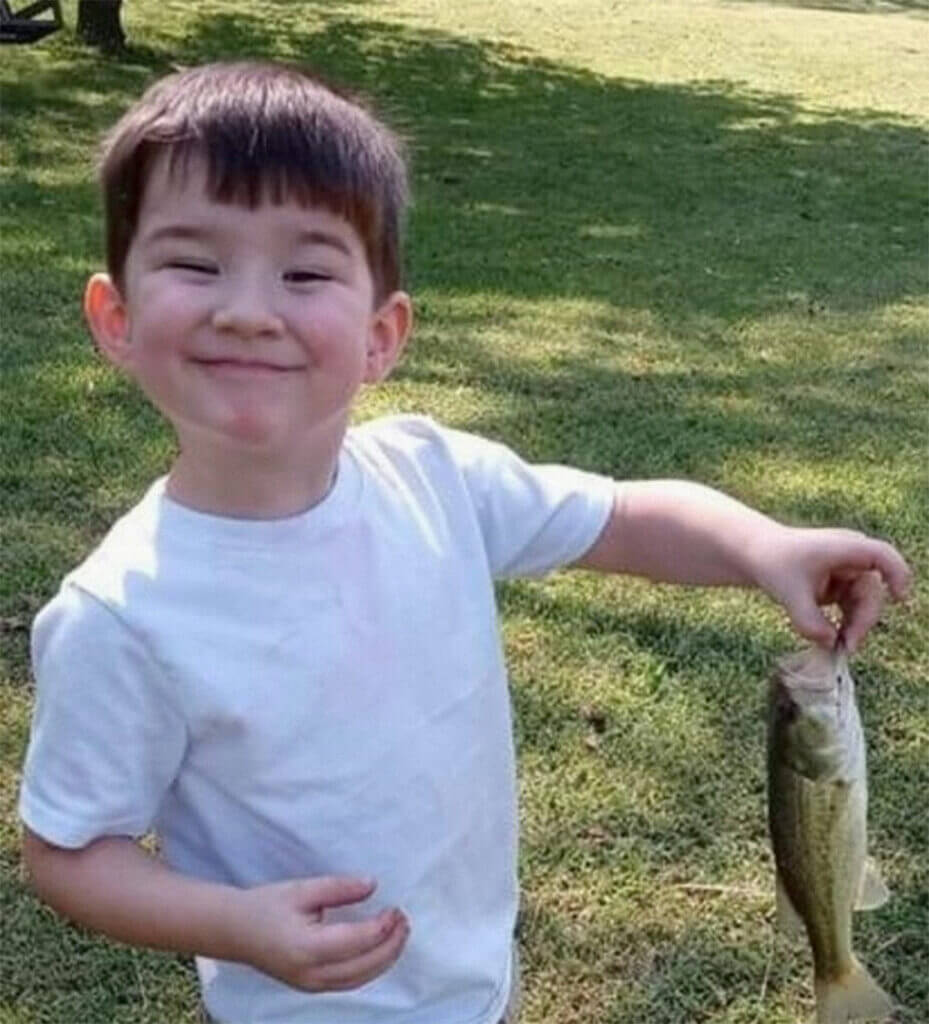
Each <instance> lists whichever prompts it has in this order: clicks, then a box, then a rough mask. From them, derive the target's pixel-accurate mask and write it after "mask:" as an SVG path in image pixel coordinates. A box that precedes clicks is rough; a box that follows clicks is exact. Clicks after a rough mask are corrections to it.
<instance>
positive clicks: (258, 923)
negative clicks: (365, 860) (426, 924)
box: [232, 877, 410, 992]
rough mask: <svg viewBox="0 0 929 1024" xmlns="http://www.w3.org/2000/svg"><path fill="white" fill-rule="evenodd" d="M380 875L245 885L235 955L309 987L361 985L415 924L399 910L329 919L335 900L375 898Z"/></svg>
mask: <svg viewBox="0 0 929 1024" xmlns="http://www.w3.org/2000/svg"><path fill="white" fill-rule="evenodd" d="M374 885H375V883H374V882H371V881H365V880H363V879H358V878H341V877H326V878H311V879H305V880H300V881H293V882H279V883H275V884H272V885H262V886H257V887H255V888H253V889H245V890H242V891H241V900H240V901H237V908H236V912H235V922H236V923H235V930H236V932H237V934H236V936H235V938H234V940H233V943H232V946H233V950H234V954H235V955H234V959H236V960H240V961H242V962H245V963H248V964H250V965H251V966H253V967H257V968H258V970H260V971H263V972H264V973H265V974H269V975H271V976H272V977H274V978H277V979H278V980H280V981H283V982H286V984H288V985H291V986H292V987H294V988H299V989H303V990H305V991H307V992H325V991H337V990H342V989H351V988H358V987H359V986H361V985H364V984H365V983H366V982H368V981H371V980H372V979H374V978H376V977H377V976H378V975H379V974H382V973H383V972H384V971H386V970H387V969H388V968H389V967H390V966H391V965H392V964H394V963H395V962H396V960H397V959H398V958H399V956H400V954H401V953H402V951H403V947H404V945H405V943H406V940H407V936H408V935H409V931H410V928H409V923H408V922H407V920H406V918H405V917H404V915H403V914H402V913H401V912H400V911H399V910H396V909H392V910H385V911H383V912H382V913H380V914H378V915H377V916H376V917H372V918H369V919H368V920H366V921H360V922H353V923H333V924H327V923H326V921H325V920H324V918H323V913H324V911H325V909H326V908H327V907H339V906H345V905H347V904H350V903H359V902H361V901H362V900H365V899H367V898H368V897H369V896H370V895H371V893H372V892H373V891H374Z"/></svg>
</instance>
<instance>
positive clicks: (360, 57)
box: [0, 0, 929, 1024]
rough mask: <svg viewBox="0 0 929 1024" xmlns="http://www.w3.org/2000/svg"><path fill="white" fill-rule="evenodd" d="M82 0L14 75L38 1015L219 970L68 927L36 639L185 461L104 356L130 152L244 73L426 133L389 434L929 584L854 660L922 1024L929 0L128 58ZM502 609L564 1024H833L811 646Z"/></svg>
mask: <svg viewBox="0 0 929 1024" xmlns="http://www.w3.org/2000/svg"><path fill="white" fill-rule="evenodd" d="M75 8H76V3H75V2H74V0H71V2H70V3H69V2H66V3H65V14H66V18H67V21H68V25H69V29H68V30H67V31H64V32H60V33H58V34H56V35H54V36H52V37H50V38H48V39H47V40H45V41H43V42H42V43H40V44H38V45H36V46H31V47H23V48H14V47H4V48H3V60H2V64H0V88H2V94H0V98H2V145H3V159H2V171H0V212H2V218H3V223H2V228H3V230H2V236H0V247H2V250H0V251H2V259H3V275H2V306H0V309H2V331H3V339H2V346H0V367H2V387H3V394H2V405H0V408H2V422H3V429H2V434H0V444H2V460H0V472H2V480H0V502H2V538H3V539H2V544H0V559H2V565H0V640H2V648H0V654H2V668H0V686H2V693H0V809H2V821H0V935H2V938H0V1024H27V1022H28V1024H38V1022H42V1024H52V1022H56V1024H116V1022H119V1024H128V1022H135V1024H174V1022H184V1021H187V1022H193V1021H195V1020H196V1019H197V1017H196V995H195V983H194V978H193V973H192V969H191V966H190V964H189V962H188V961H186V960H184V959H181V958H177V957H171V956H161V955H154V954H149V953H145V952H139V951H132V950H128V949H125V948H121V947H117V946H114V945H112V944H110V943H107V942H105V941H102V940H100V939H97V938H93V937H90V936H88V935H87V934H85V933H83V932H81V931H79V930H77V929H73V928H70V927H68V926H65V925H63V924H61V923H60V922H59V921H58V920H57V919H56V918H55V917H54V915H53V914H52V913H51V912H50V911H47V910H46V909H44V908H43V907H41V906H40V905H39V904H38V902H37V901H36V900H35V899H33V897H32V896H31V895H30V894H29V892H28V891H27V889H26V887H25V886H24V885H23V882H22V878H21V871H20V863H19V851H18V824H17V819H16V814H15V803H16V792H17V786H18V779H19V769H20V765H21V761H22V756H23V752H24V747H25V742H26V736H27V729H28V721H29V714H30V708H31V696H32V691H31V682H30V677H29V668H28V656H27V641H28V626H29V623H30V621H31V618H32V616H33V615H34V613H35V612H36V610H37V609H38V608H39V606H40V605H41V604H42V603H43V602H44V601H45V600H47V599H48V597H49V596H50V595H51V594H52V593H53V592H54V590H55V588H56V587H57V584H58V580H59V578H60V577H61V575H62V574H63V573H64V572H65V571H66V570H67V569H68V568H69V567H70V566H71V565H73V564H74V563H75V562H76V561H77V560H79V559H80V558H81V557H82V556H83V555H84V554H85V553H86V552H87V551H88V549H89V548H90V547H91V545H93V544H94V543H95V542H96V541H97V540H98V539H99V538H100V536H101V535H102V533H103V531H104V530H105V529H106V527H107V525H108V524H109V523H110V522H111V521H112V520H113V519H114V518H115V517H116V516H117V515H118V514H119V513H120V512H121V511H122V510H124V509H125V508H126V507H128V505H129V504H130V503H132V502H133V501H134V500H135V498H136V497H137V496H138V495H139V494H140V492H141V490H142V489H143V488H144V486H145V485H146V484H147V483H148V482H149V481H150V480H151V479H152V478H153V477H154V476H156V475H159V474H160V473H162V472H163V471H164V468H165V466H166V465H167V462H168V460H169V458H170V456H171V452H172V445H171V439H170V437H169V435H168V434H167V432H166V431H165V429H164V427H163V426H162V425H161V423H160V422H159V421H158V419H157V417H156V416H155V415H153V414H152V413H151V412H150V411H149V410H148V409H147V408H146V406H145V405H144V404H143V403H142V402H141V401H140V400H139V398H138V397H137V396H136V395H135V394H134V393H133V391H132V389H131V388H130V387H129V386H128V385H127V384H126V383H125V382H123V381H122V380H120V379H119V378H118V377H117V376H116V375H115V374H114V373H113V372H111V371H110V370H109V369H107V368H106V367H105V366H103V364H102V362H101V361H100V360H98V359H97V358H95V356H94V354H93V352H92V350H91V347H90V343H89V341H88V338H87V335H86V333H85V331H84V329H83V326H82V321H81V315H80V302H79V299H80V294H81V290H82V287H83V282H84V280H85V279H86V276H87V275H88V273H89V272H91V271H92V270H94V269H97V268H98V266H99V265H100V263H101V233H100V228H99V223H98V203H97V196H96V191H95V186H94V184H93V181H92V158H93V150H94V145H95V141H96V139H97V138H98V135H99V133H100V132H101V130H102V129H103V128H104V127H106V126H107V125H108V124H110V123H111V122H112V120H113V119H114V118H115V117H116V116H117V115H118V113H119V112H120V111H121V110H122V109H124V107H125V106H126V105H127V104H128V103H129V102H130V100H131V99H132V98H133V97H135V96H136V95H138V93H139V92H140V91H141V89H142V88H143V87H144V86H145V85H146V84H147V83H148V82H149V81H151V80H152V79H153V78H154V77H155V76H157V75H158V74H160V73H163V72H164V71H166V70H167V69H168V68H169V67H171V66H172V65H182V64H190V63H194V62H196V61H200V60H203V59H213V58H220V57H230V56H238V55H242V56H259V55H262V56H271V57H284V58H292V59H293V58H296V59H302V60H306V61H308V62H310V63H312V64H314V65H316V66H317V67H319V68H321V69H323V70H324V71H327V72H329V73H330V74H331V75H332V76H333V77H335V78H337V79H340V80H342V81H345V82H347V83H349V84H352V85H354V86H356V87H359V88H361V89H363V90H367V91H369V92H370V93H372V94H373V95H374V96H375V97H376V99H377V100H378V101H379V104H380V106H381V108H382V109H383V110H384V111H386V112H387V114H388V115H389V117H390V118H391V119H392V120H393V122H394V123H395V124H396V125H397V126H399V127H400V128H401V129H402V131H403V132H404V133H405V134H406V135H407V136H408V138H409V142H410V150H411V155H412V160H413V171H414V186H415V194H416V207H415V210H414V213H413V216H412V221H411V225H410V239H409V242H410V244H409V274H410V284H411V287H412V291H413V294H414V297H415V299H416V302H417V311H418V321H417V328H416V332H415V337H414V340H413V343H412V345H411V347H410V349H409V352H408V355H407V357H406V358H405V361H404V363H403V365H402V367H401V368H400V370H399V372H397V373H396V375H395V377H394V378H393V379H392V380H391V381H390V382H389V383H387V384H386V385H385V386H383V387H382V388H379V389H378V390H376V391H373V392H371V393H369V394H368V395H367V396H366V398H365V399H364V401H363V403H362V405H361V408H360V409H359V416H360V417H362V418H366V417H369V416H373V415H377V414H380V413H385V412H390V411H423V412H427V413H429V414H431V415H433V416H435V417H437V418H439V419H440V420H443V421H445V422H446V423H448V424H450V425H453V426H458V427H462V428H465V429H469V430H473V431H478V432H481V433H484V434H487V435H490V436H492V437H495V438H498V439H501V440H503V441H506V442H508V443H510V444H511V445H513V446H515V447H516V448H518V449H519V450H520V451H521V452H522V453H524V454H525V455H526V456H528V457H530V458H533V459H537V460H544V461H563V462H569V463H574V464H576V465H579V466H583V467H585V468H591V469H596V470H599V471H602V472H606V473H612V474H614V475H615V476H617V477H645V476H666V475H674V476H682V477H688V478H692V479H697V480H701V481H703V482H706V483H709V484H712V485H715V486H718V487H721V488H723V489H724V490H727V491H729V492H730V493H733V494H735V495H737V496H739V497H741V498H742V499H744V500H746V501H748V502H750V503H753V504H757V505H759V506H761V507H762V508H764V509H765V510H767V511H768V512H770V513H771V514H773V515H775V516H778V517H780V518H782V519H784V520H788V521H791V522H795V523H808V524H842V525H847V526H851V527H856V528H861V529H865V530H868V531H873V532H876V533H878V534H880V535H884V536H887V537H889V538H892V539H893V540H894V541H895V542H896V543H897V544H898V545H899V546H900V547H901V548H902V550H903V551H904V552H905V553H906V555H907V556H908V558H909V559H910V560H911V562H912V563H913V565H914V567H915V568H916V570H917V573H918V578H917V585H916V592H915V596H914V601H913V604H912V606H911V608H910V609H909V611H908V613H903V612H900V611H894V612H891V613H889V614H888V615H887V617H886V621H885V623H884V624H882V625H881V626H880V627H878V628H877V629H876V630H875V632H874V633H873V634H872V637H871V639H870V641H869V643H868V644H867V646H866V647H865V649H864V650H863V651H862V653H861V655H860V657H859V658H858V659H857V660H856V662H855V665H854V669H855V672H856V676H857V678H858V680H859V688H860V703H861V709H862V716H863V719H864V723H865V730H866V735H867V739H868V747H869V757H870V776H871V809H870V826H871V846H872V850H873V853H874V854H875V856H876V858H877V859H878V861H879V862H880V864H881V865H882V868H883V872H884V875H885V877H886V880H887V882H888V885H889V887H890V888H891V890H892V899H891V901H890V903H889V904H888V905H887V906H886V907H885V908H883V909H881V910H879V911H877V912H875V913H873V914H867V915H862V916H860V917H858V919H857V921H856V925H855V934H856V945H857V947H858V950H859V952H860V953H861V955H862V957H863V959H864V960H865V961H866V962H867V964H868V965H869V966H870V967H871V968H872V970H873V973H874V974H875V976H876V977H877V978H878V979H879V980H880V981H881V983H882V984H883V985H884V986H885V987H886V988H887V989H888V991H889V992H891V993H892V994H893V996H894V997H895V999H896V1000H897V1001H898V1002H899V1004H900V1006H901V1009H900V1010H899V1012H898V1014H897V1015H896V1017H895V1020H896V1021H897V1022H898V1024H918V1022H925V1021H926V1020H927V1019H929V981H927V979H929V963H927V958H929V951H927V941H929V940H927V934H929V920H927V914H929V909H927V908H929V849H927V847H929V842H927V814H926V812H927V793H929V706H927V689H926V683H927V678H929V643H927V640H926V622H927V612H929V602H927V595H929V588H927V582H926V581H927V578H929V572H927V570H929V551H927V540H929V530H927V509H929V488H927V459H926V451H927V449H926V443H927V428H929V419H927V410H929V374H927V369H929V363H927V340H929V311H927V310H929V303H927V232H926V229H927V216H926V200H927V188H926V185H927V160H926V148H925V144H926V128H927V121H929V102H927V100H929V97H927V88H926V81H927V79H926V73H925V71H926V67H927V66H929V63H927V58H929V20H927V16H926V15H927V10H926V8H927V4H926V3H919V2H915V0H913V2H900V3H890V2H867V0H847V2H842V0H818V2H810V3H804V2H800V0H795V2H784V3H758V2H750V0H728V2H722V0H720V2H710V0H706V2H699V0H651V2H642V0H640V2H630V0H584V2H583V3H582V2H581V0H536V2H534V3H526V2H518V0H492V2H491V0H457V2H456V3H454V4H440V3H438V2H436V0H395V2H394V0H382V2H378V0H371V2H367V3H361V2H358V0H333V2H322V0H319V2H310V0H308V2H301V3H299V4H297V3H288V2H284V0H278V2H273V0H249V2H246V0H211V2H207V0H203V2H198V3H196V4H192V3H189V2H187V0H128V3H126V5H125V12H124V21H125V25H126V29H127V32H128V35H129V37H130V41H131V43H132V48H131V49H130V52H129V53H128V54H127V55H126V56H125V57H124V58H123V59H120V60H114V59H110V58H105V57H101V56H99V55H98V54H97V53H96V52H94V51H92V50H89V49H85V48H83V47H81V46H79V45H78V44H77V43H76V42H75V41H74V39H73V35H72V29H73V25H74V21H75ZM581 12H582V13H581ZM499 594H500V601H501V608H502V614H503V630H504V636H505V643H506V647H507V652H508V655H509V662H510V666H511V681H512V692H513V700H514V706H515V712H516V730H517V742H518V748H519V765H520V784H521V795H522V837H523V845H522V853H521V861H520V870H521V878H522V885H523V890H524V908H523V923H522V933H521V946H522V956H523V964H524V971H525V990H526V996H525V1015H524V1021H525V1024H590V1022H597V1024H643V1022H644V1024H691V1022H710V1021H712V1022H714V1024H793V1022H799V1021H802V1020H806V1019H808V1018H809V1015H810V1012H811V1009H812V986H811V972H810V958H809V953H808V951H807V949H806V948H805V946H804V945H803V944H798V943H793V942H791V941H787V940H785V939H782V938H780V937H776V936H775V934H774V932H773V928H772V919H773V883H772V863H771V856H770V853H769V847H768V840H767V835H766V826H765V803H764V759H763V758H764V755H763V744H764V727H763V717H762V708H763V698H762V695H763V686H762V684H763V681H764V679H765V677H766V674H767V672H768V670H769V667H770V665H771V663H772V661H773V659H774V658H775V657H776V656H777V654H779V653H781V652H783V651H784V650H786V649H787V648H789V647H790V646H792V645H793V643H794V640H793V639H792V637H791V635H790V633H789V630H788V628H787V626H786V624H785V622H784V621H783V617H782V615H781V614H780V613H779V611H778V610H777V609H775V608H773V607H772V606H771V605H769V604H767V603H766V602H764V601H762V600H761V599H760V598H757V597H755V596H751V595H746V594H744V593H741V592H735V591H712V592H709V591H708V592H698V591H693V590H684V589H681V590H675V589H672V588H662V587H654V586H646V585H644V584H642V583H640V582H637V581H633V580H624V579H604V578H599V577H594V576H592V575H584V574H561V575H556V576H553V577H551V578H549V579H548V580H545V581H541V582H514V583H507V584H506V585H503V586H501V587H500V590H499ZM414 927H415V922H414ZM437 1024H441V1022H437Z"/></svg>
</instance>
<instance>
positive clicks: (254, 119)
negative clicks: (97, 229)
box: [100, 61, 408, 300]
mask: <svg viewBox="0 0 929 1024" xmlns="http://www.w3.org/2000/svg"><path fill="white" fill-rule="evenodd" d="M165 152H167V153H168V155H169V160H170V170H171V172H172V173H174V172H175V171H180V172H181V173H183V171H184V169H185V167H186V166H187V163H188V161H189V160H190V158H191V157H200V158H202V159H204V160H205V163H206V174H207V183H206V187H207V192H208V194H209V195H210V197H211V198H213V199H215V200H217V201H218V202H228V203H237V204H243V205H246V206H249V207H251V208H254V207H255V206H257V205H259V203H261V202H263V201H268V200H270V201H271V202H272V203H280V202H283V201H285V200H287V199H290V198H293V199H296V201H297V202H300V203H306V204H310V203H312V204H314V205H319V206H323V207H325V208H327V209H329V210H330V211H332V212H333V213H335V214H337V215H339V216H342V217H344V218H345V219H346V220H347V221H348V222H349V223H350V224H351V225H352V226H353V227H354V229H355V230H356V231H357V232H358V235H359V237H360V238H361V240H362V242H363V243H364V247H365V253H366V255H367V259H368V265H369V267H370V269H371V274H372V277H373V279H374V288H375V297H376V299H377V300H382V299H384V298H386V297H387V295H389V294H390V293H391V292H392V291H395V290H396V289H397V288H399V287H400V285H401V278H402V267H401V234H402V227H403V216H404V212H405V209H406V205H407V202H408V190H407V177H406V166H405V163H404V158H403V154H402V148H401V144H400V141H399V140H398V138H397V136H396V135H395V134H394V133H393V132H392V131H391V130H390V129H389V128H387V127H386V126H385V125H384V124H383V123H382V122H381V121H379V120H378V119H377V118H376V117H375V116H374V115H373V114H372V113H371V112H370V111H369V110H368V109H367V107H366V106H365V105H364V104H363V103H362V102H361V101H360V100H359V99H358V98H357V97H354V96H350V95H348V94H346V93H343V92H341V91H340V90H337V89H335V88H333V87H332V86H330V85H328V84H326V83H324V82H323V81H322V80H321V79H320V78H318V77H316V76H315V75H312V74H310V73H309V72H307V71H304V70H302V69H299V68H296V67H291V66H287V65H282V64H272V63H267V62H255V61H249V62H241V63H220V64H205V65H202V66H199V67H195V68H190V69H188V70H186V71H181V72H178V73H176V74H172V75H168V76H167V77H165V78H162V79H160V80H159V81H158V82H156V83H155V84H154V85H152V86H151V87H150V88H149V89H148V90H146V92H145V93H144V94H143V95H142V97H141V98H140V99H139V100H138V101H137V102H136V103H135V104H134V105H133V106H132V107H131V108H130V109H129V110H128V111H127V112H126V113H125V114H124V115H123V117H122V118H121V119H120V120H119V121H118V122H117V124H116V125H115V126H114V127H113V129H112V130H111V131H110V133H109V134H108V135H107V137H106V139H105V141H104V146H103V154H102V159H101V164H100V181H101V184H102V186H103V201H104V216H105V221H106V258H107V269H108V271H109V273H110V277H111V278H112V279H113V281H114V282H115V283H116V286H117V287H118V288H119V289H120V290H122V289H123V283H124V274H123V271H124V268H125V263H126V254H127V253H128V251H129V247H130V245H131V244H132V239H133V236H134V235H135V231H136V228H137V226H138V217H139V209H140V207H141V204H142V197H143V194H144V192H145V186H146V183H147V181H148V176H149V173H150V171H151V167H152V164H153V162H154V160H155V159H156V158H157V157H158V156H159V155H160V154H162V153H165Z"/></svg>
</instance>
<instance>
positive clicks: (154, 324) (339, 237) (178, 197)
mask: <svg viewBox="0 0 929 1024" xmlns="http://www.w3.org/2000/svg"><path fill="white" fill-rule="evenodd" d="M85 308H86V311H87V316H88V320H89V322H90V325H91V329H92V330H93V333H94V335H95V337H96V339H97V342H98V344H99V346H100V348H101V349H102V350H103V351H104V354H106V355H107V356H108V358H110V359H111V361H113V362H114V363H116V364H117V365H119V366H120V367H122V368H123V369H125V370H126V371H127V372H129V373H130V374H131V375H132V376H133V377H134V378H135V379H136V381H137V382H138V383H139V385H140V386H141V388H142V389H143V391H144V392H145V393H146V395H147V396H148V397H149V399H150V400H151V401H152V402H153V404H154V405H155V406H157V407H158V408H159V409H160V410H161V412H162V413H163V414H164V415H165V416H166V417H167V418H168V419H169V420H170V421H171V423H172V424H173V425H174V428H175V430H176V431H177V434H178V437H179V439H180V441H181V446H182V449H183V450H185V452H187V453H188V454H190V453H191V452H192V451H196V450H197V449H198V446H199V450H201V451H204V452H208V451H209V450H210V447H211V445H212V446H215V445H216V444H222V445H225V446H226V447H228V445H229V444H230V443H231V444H232V445H236V446H240V447H241V449H242V451H243V452H247V451H250V452H260V453H262V455H275V454H278V453H286V452H287V450H288V449H293V446H300V445H303V446H306V445H307V443H308V442H309V443H310V448H311V449H316V450H320V446H322V448H323V449H324V448H326V447H327V441H328V442H334V443H338V442H339V441H340V440H341V434H342V432H343V431H344V429H345V426H346V425H347V421H348V416H349V412H350V407H351V403H352V400H353V399H354V397H355V395H356V394H357V392H358V390H359V389H360V387H361V385H362V384H363V383H364V382H366V381H374V380H378V379H381V378H382V377H384V376H386V374H387V373H388V372H389V371H390V369H391V367H392V366H393V364H394V362H395V361H396V358H397V356H398V355H399V352H400V350H401V348H402V346H403V343H404V341H405V339H406V335H407V332H408V330H409V324H410V309H409V300H408V298H407V296H406V295H404V294H403V293H400V292H398V293H395V294H394V295H392V296H390V297H389V298H388V299H387V300H385V302H384V303H382V304H380V305H379V306H378V307H375V305H374V285H373V281H372V277H371V272H370V269H369V267H368V263H367V259H366V256H365V251H364V246H363V244H362V242H361V239H360V238H359V236H358V234H357V232H356V231H355V230H354V228H353V227H352V226H351V225H350V224H349V223H348V222H347V221H345V220H343V219H341V218H339V217H337V216H336V215H334V214H332V213H330V212H329V211H328V210H325V209H323V208H319V207H304V206H301V205H299V204H298V203H296V202H292V201H291V202H286V203H283V204H281V205H272V204H270V203H263V204H262V205H260V206H258V207H256V208H255V209H253V210H250V209H248V208H246V207H242V206H236V205H229V204H224V203H223V204H221V203H217V202H216V201H214V200H212V199H210V198H209V196H208V195H207V193H206V191H205V169H204V168H203V166H202V165H198V164H197V162H196V161H194V162H192V163H191V164H190V166H189V168H188V169H187V172H186V173H185V174H182V175H174V176H171V175H169V173H168V164H167V160H166V159H164V158H162V159H161V160H159V161H158V162H157V163H156V164H155V166H154V167H153V168H152V172H151V175H150V178H149V181H148V184H147V186H146V189H145V194H144V197H143V201H142V206H141V210H140V214H139V221H138V227H137V230H136V234H135V238H134V240H133V242H132V245H131V247H130V249H129V253H128V256H127V260H126V267H125V277H124V288H123V291H122V294H120V293H119V292H118V291H117V290H116V289H115V288H114V287H113V285H112V284H111V283H110V282H109V279H108V278H106V277H105V275H97V276H96V277H95V278H93V279H92V280H91V282H90V284H89V285H88V291H87V296H86V300H85Z"/></svg>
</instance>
